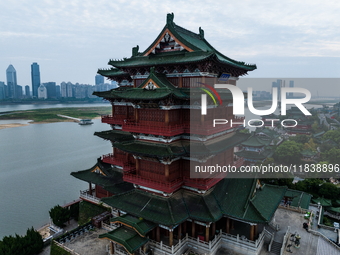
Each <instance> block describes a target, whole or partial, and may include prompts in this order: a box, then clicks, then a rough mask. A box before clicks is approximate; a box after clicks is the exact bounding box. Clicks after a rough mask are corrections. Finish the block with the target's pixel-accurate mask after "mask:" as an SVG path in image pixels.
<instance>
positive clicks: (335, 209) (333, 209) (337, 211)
mask: <svg viewBox="0 0 340 255" xmlns="http://www.w3.org/2000/svg"><path fill="white" fill-rule="evenodd" d="M327 211H331V212H335V213H340V207H328V208H327Z"/></svg>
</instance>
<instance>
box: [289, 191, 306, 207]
mask: <svg viewBox="0 0 340 255" xmlns="http://www.w3.org/2000/svg"><path fill="white" fill-rule="evenodd" d="M285 197H289V198H291V199H292V202H291V206H295V207H301V208H303V209H308V208H309V203H310V200H311V198H312V195H310V194H308V193H305V192H302V191H299V190H292V189H287V191H286V193H285Z"/></svg>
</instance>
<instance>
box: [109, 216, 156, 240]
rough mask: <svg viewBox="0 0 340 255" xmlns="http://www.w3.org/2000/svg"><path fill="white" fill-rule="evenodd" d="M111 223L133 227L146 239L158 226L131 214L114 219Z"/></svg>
mask: <svg viewBox="0 0 340 255" xmlns="http://www.w3.org/2000/svg"><path fill="white" fill-rule="evenodd" d="M111 223H121V224H124V225H126V226H128V227H131V228H133V229H134V230H135V231H137V232H138V233H139V235H141V236H142V237H144V236H145V235H146V234H147V233H148V232H149V231H151V230H152V229H154V228H155V227H156V226H157V224H155V223H152V222H150V221H147V220H144V219H143V218H137V217H134V216H132V215H129V214H125V215H123V216H119V217H115V218H112V219H111Z"/></svg>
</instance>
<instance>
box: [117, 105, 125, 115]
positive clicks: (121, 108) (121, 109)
mask: <svg viewBox="0 0 340 255" xmlns="http://www.w3.org/2000/svg"><path fill="white" fill-rule="evenodd" d="M115 115H126V106H120V105H116V106H115Z"/></svg>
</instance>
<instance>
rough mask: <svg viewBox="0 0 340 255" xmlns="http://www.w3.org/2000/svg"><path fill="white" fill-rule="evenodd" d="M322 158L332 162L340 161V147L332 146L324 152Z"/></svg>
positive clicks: (337, 162)
mask: <svg viewBox="0 0 340 255" xmlns="http://www.w3.org/2000/svg"><path fill="white" fill-rule="evenodd" d="M322 159H323V160H326V161H328V162H329V163H331V164H339V163H340V149H336V148H334V147H333V148H332V149H330V150H328V151H326V152H324V153H322Z"/></svg>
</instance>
